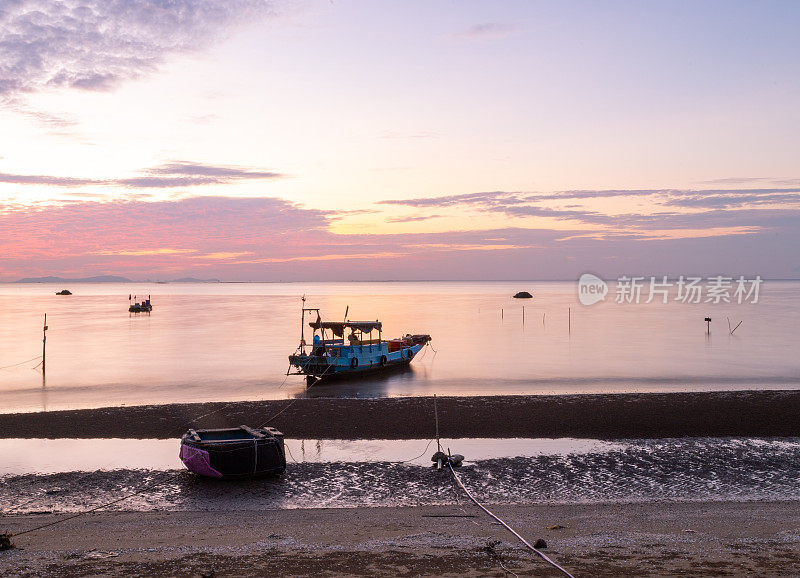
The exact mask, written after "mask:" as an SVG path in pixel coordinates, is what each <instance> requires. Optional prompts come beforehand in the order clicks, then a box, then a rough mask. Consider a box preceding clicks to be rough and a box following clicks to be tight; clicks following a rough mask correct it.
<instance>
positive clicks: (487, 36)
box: [455, 22, 519, 40]
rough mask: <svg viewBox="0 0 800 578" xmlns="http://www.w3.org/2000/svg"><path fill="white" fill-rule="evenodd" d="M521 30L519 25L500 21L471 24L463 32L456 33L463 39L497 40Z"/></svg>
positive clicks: (457, 36) (456, 35)
mask: <svg viewBox="0 0 800 578" xmlns="http://www.w3.org/2000/svg"><path fill="white" fill-rule="evenodd" d="M517 32H519V27H518V26H516V25H514V24H503V23H500V22H483V23H480V24H475V25H473V26H470V27H469V28H467V29H466V30H464V31H463V32H459V33H457V34H455V37H456V38H460V39H462V40H496V39H499V38H506V37H508V36H511V35H513V34H516V33H517Z"/></svg>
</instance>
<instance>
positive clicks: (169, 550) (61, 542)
mask: <svg viewBox="0 0 800 578" xmlns="http://www.w3.org/2000/svg"><path fill="white" fill-rule="evenodd" d="M493 509H494V510H495V511H496V513H498V514H499V515H500V516H501V517H503V518H504V519H505V520H506V521H507V522H508V523H510V524H511V525H512V526H514V527H515V528H516V529H517V530H518V531H520V532H521V533H522V534H523V535H524V536H526V537H527V538H530V539H533V540H535V539H536V538H543V539H545V540H546V541H547V543H548V546H549V548H548V549H547V550H546V552H547V553H548V555H550V556H551V557H552V558H554V559H555V560H556V561H557V562H559V563H561V564H562V565H564V566H565V567H567V568H568V569H569V570H571V571H573V573H574V574H575V575H576V576H677V575H691V576H797V575H800V503H798V502H744V503H737V502H714V503H710V502H709V503H704V502H699V503H686V502H684V503H670V502H663V503H646V504H613V505H572V506H553V505H550V506H496V507H494V508H493ZM52 519H54V517H53V516H51V515H27V516H18V517H7V518H4V519H3V520H2V523H3V525H4V526H8V527H10V528H14V529H16V530H17V531H21V530H22V529H24V528H29V527H33V526H35V525H38V524H41V523H45V522H47V521H50V520H52ZM557 526H563V528H556V527H557ZM548 528H553V529H548ZM498 540H499V542H498V543H496V544H495V545H494V546H493V547H492V548H489V547H488V544H490V543H493V542H494V541H498ZM14 542H15V543H16V545H17V548H16V549H13V550H8V551H4V552H0V574H2V575H4V576H43V575H47V576H55V577H60V576H153V575H165V576H202V575H206V576H209V575H212V574H211V573H212V571H213V575H215V576H269V575H274V576H308V575H315V576H346V575H364V576H429V575H438V576H503V575H504V571H503V570H502V568H501V567H500V564H499V561H502V563H503V564H504V565H505V566H506V567H507V568H508V569H510V570H512V571H513V572H515V573H516V574H518V575H520V576H556V575H558V574H557V573H555V572H554V571H553V570H552V569H550V568H549V567H547V566H546V565H545V564H544V563H543V562H541V561H540V560H539V559H538V558H535V557H534V556H533V555H532V554H531V553H529V552H528V551H527V550H525V549H524V548H522V547H521V546H520V545H519V543H518V542H516V540H515V539H514V538H513V536H511V535H510V534H508V533H507V532H506V531H505V530H503V529H502V528H501V527H500V526H498V525H497V524H493V523H491V520H490V519H489V518H487V517H486V516H485V515H483V514H481V513H480V512H479V511H478V510H477V509H476V508H474V507H473V506H471V505H469V504H468V503H467V504H464V505H463V509H462V508H459V507H456V506H453V507H433V506H426V507H409V508H352V509H306V510H265V511H235V510H230V511H226V512H198V511H190V512H107V513H94V514H90V515H86V516H83V517H81V518H76V519H74V520H69V521H67V522H65V523H63V524H60V525H57V526H54V527H51V528H47V529H44V530H41V531H39V532H36V533H31V534H27V535H24V536H19V537H18V538H15V539H14Z"/></svg>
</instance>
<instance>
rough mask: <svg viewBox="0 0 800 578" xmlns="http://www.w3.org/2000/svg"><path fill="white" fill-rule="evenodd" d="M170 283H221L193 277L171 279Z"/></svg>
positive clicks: (217, 280)
mask: <svg viewBox="0 0 800 578" xmlns="http://www.w3.org/2000/svg"><path fill="white" fill-rule="evenodd" d="M170 283H222V281H220V280H219V279H195V278H194V277H181V278H180V279H173V280H172V281H170Z"/></svg>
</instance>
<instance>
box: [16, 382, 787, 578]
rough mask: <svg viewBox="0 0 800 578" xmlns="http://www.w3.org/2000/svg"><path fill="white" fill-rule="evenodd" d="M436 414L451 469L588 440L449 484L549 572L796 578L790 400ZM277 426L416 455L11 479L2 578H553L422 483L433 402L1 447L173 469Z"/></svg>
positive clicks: (120, 413)
mask: <svg viewBox="0 0 800 578" xmlns="http://www.w3.org/2000/svg"><path fill="white" fill-rule="evenodd" d="M436 405H437V409H438V412H439V422H440V424H439V425H440V429H441V430H442V433H443V435H446V437H447V438H448V439H449V442H448V445H452V446H453V451H459V449H460V448H463V447H470V446H469V443H473V444H474V443H475V441H474V440H473V441H472V442H470V440H468V439H466V438H467V437H468V436H470V435H472V436H475V435H476V433H477V434H478V435H480V436H482V437H483V438H486V440H487V443H488V442H489V441H490V440H495V441H494V442H491V443H495V444H496V445H497V446H498V447H501V446H504V445H508V444H510V443H511V441H512V440H510V439H509V438H514V436H517V438H519V439H516V441H515V442H514V444H511V446H510V449H509V450H508V451H509V452H511V453H508V456H515V455H517V456H518V455H520V454H517V453H514V452H515V451H516V449H515V448H521V447H524V446H526V445H535V444H536V443H538V442H537V439H538V438H559V437H561V436H574V437H575V438H583V439H585V440H586V441H584V442H581V440H574V439H573V441H572V442H569V444H571V445H569V444H567V445H568V448H567V449H565V450H563V451H561V450H558V451H556V452H555V453H554V454H553V455H544V454H543V455H535V453H534V454H531V456H532V457H527V458H526V457H503V458H489V459H487V458H485V457H484V458H480V459H478V460H477V461H474V462H473V461H470V455H467V464H465V466H464V467H462V468H461V469H460V470H458V475H459V476H460V478H461V479H462V480H463V482H464V483H465V485H466V486H467V487H468V488H470V489H471V490H472V491H473V492H474V493H475V494H476V496H477V497H479V499H481V500H483V501H485V502H486V504H487V505H488V506H489V508H490V509H491V510H493V511H495V513H497V514H498V515H500V516H501V517H503V518H504V519H505V520H506V521H507V522H508V523H509V524H510V525H511V526H512V527H514V528H515V529H516V530H517V531H518V532H520V534H522V535H523V536H524V537H525V538H526V539H528V540H530V541H531V542H533V541H535V540H536V539H538V538H542V539H544V540H545V541H546V542H547V544H548V549H547V550H545V552H546V553H547V554H548V555H550V556H551V557H553V558H554V560H555V561H557V562H558V563H560V564H562V565H563V566H565V567H566V568H568V569H569V570H570V571H571V572H573V574H574V575H575V576H627V575H636V576H676V575H692V576H744V575H747V576H754V575H757V576H786V575H794V574H797V573H799V572H800V555H798V552H800V508H798V505H800V502H798V496H797V492H796V481H797V472H798V471H800V451H799V450H798V447H800V446H798V440H797V438H796V436H798V429H797V428H798V426H797V420H796V419H795V416H796V415H797V409H798V405H800V392H794V391H748V392H706V393H669V394H613V395H607V394H595V395H574V396H487V397H444V398H437V400H436ZM276 414H277V415H276ZM271 415H275V418H274V419H273V420H271V421H270V422H269V423H270V425H274V426H276V427H278V428H281V429H283V430H285V433H286V434H287V437H290V438H295V439H297V438H306V439H309V440H310V439H311V438H316V440H317V441H316V442H312V441H309V442H308V443H309V444H311V445H313V444H314V443H315V444H316V448H317V450H319V448H320V447H321V446H320V444H321V443H323V441H324V440H332V441H331V442H330V443H333V444H334V447H340V446H342V444H344V446H347V442H345V441H341V440H348V439H350V440H353V442H352V444H354V445H352V447H354V448H360V447H362V445H363V443H364V442H365V441H366V440H370V439H373V440H376V442H375V443H378V444H379V447H383V446H380V444H384V446H385V447H386V448H387V451H388V448H390V447H391V445H392V440H410V439H416V442H414V444H412V445H413V446H414V447H413V449H414V453H419V452H420V451H422V452H423V454H425V455H424V456H423V458H422V460H421V462H419V461H418V462H415V463H404V462H403V461H402V460H401V461H390V458H384V460H385V461H380V460H381V457H380V454H379V455H378V457H377V458H370V459H374V460H377V461H372V462H370V461H365V460H364V456H360V455H357V454H354V455H348V454H347V453H346V452H345V453H344V454H341V453H340V454H334V455H344V456H345V457H344V458H334V459H335V460H339V459H343V460H344V461H330V462H325V461H322V462H315V461H310V462H309V461H304V460H303V459H302V458H301V456H300V455H298V456H294V455H291V456H287V457H288V458H290V459H288V460H287V461H288V462H289V463H288V466H287V472H286V474H285V475H284V476H281V477H279V478H265V479H255V480H246V481H241V482H225V481H215V480H205V479H202V478H198V477H197V476H195V475H193V474H191V473H189V472H187V471H185V470H179V469H175V466H169V467H168V468H167V469H164V470H136V469H111V470H107V469H103V470H93V471H88V472H80V471H70V470H69V469H67V470H65V471H59V472H56V473H51V474H41V473H30V474H24V475H6V476H5V477H4V478H2V479H3V483H4V488H5V490H4V495H3V496H2V497H0V506H1V507H2V511H3V515H2V518H0V529H8V531H10V532H11V533H12V534H18V536H15V537H12V540H13V542H14V544H15V546H16V548H15V549H11V550H7V551H3V552H0V566H2V574H3V575H8V576H43V575H46V576H152V575H168V576H210V575H212V572H213V575H215V576H263V575H277V576H307V575H323V576H348V575H364V576H428V575H430V576H433V575H438V576H458V575H460V576H504V575H509V576H510V575H512V574H505V572H506V570H504V569H503V566H501V563H502V565H504V566H505V568H506V569H508V570H509V571H511V572H513V573H515V574H517V575H519V576H555V575H557V573H556V572H555V571H554V570H553V569H552V568H550V567H548V566H547V565H546V564H544V563H543V562H542V561H541V560H539V559H538V558H537V557H535V556H534V555H533V554H532V553H531V552H530V551H528V550H526V549H525V548H524V547H522V545H521V544H520V543H519V542H518V541H517V540H516V539H515V538H514V537H513V536H512V535H511V534H509V533H508V532H506V531H505V530H504V529H503V528H502V527H500V526H499V525H498V524H497V523H496V522H494V521H493V520H492V519H490V518H489V517H488V516H486V515H485V514H484V513H482V512H481V511H480V510H478V509H477V508H476V507H474V506H473V505H472V504H471V503H470V502H469V501H468V500H467V498H466V496H465V495H464V494H463V493H461V492H460V491H456V487H455V486H454V483H453V480H452V479H451V478H450V474H449V473H448V472H446V471H436V469H435V468H433V467H431V466H430V462H429V461H427V459H428V457H427V456H428V455H429V454H432V453H433V451H434V449H435V446H434V448H430V446H429V445H428V446H427V447H426V446H425V440H430V439H431V438H432V437H433V434H434V431H435V425H434V411H433V398H389V399H327V398H317V399H314V398H310V399H309V398H298V399H295V400H268V401H258V402H235V403H228V404H225V403H203V404H185V405H169V406H138V407H110V408H99V409H87V410H72V411H57V412H37V413H29V414H5V415H0V437H3V438H14V439H18V441H17V442H14V443H22V442H23V441H24V439H23V438H26V437H27V438H42V437H48V436H49V437H53V438H62V439H67V438H72V439H74V438H85V439H87V442H88V443H93V442H92V439H94V440H96V441H97V442H99V441H101V440H102V438H105V437H108V438H124V437H128V438H144V437H147V438H151V439H153V440H158V439H165V440H169V439H175V450H174V451H175V453H177V447H178V445H177V444H178V440H177V437H178V436H179V435H180V433H182V432H183V431H185V430H186V429H188V427H190V426H194V427H201V426H202V427H223V426H228V425H238V424H240V423H249V424H257V423H259V422H260V420H261V419H267V417H269V416H271ZM198 416H199V417H198ZM265 416H266V417H265ZM537 436H538V438H537ZM709 436H712V437H709ZM713 436H716V437H713ZM730 436H734V437H730ZM534 438H537V439H534ZM460 439H462V441H459V440H460ZM592 439H594V440H597V441H596V442H591V440H592ZM603 439H605V440H608V441H600V440H603ZM337 440H339V441H337ZM381 440H382V441H381ZM9 441H13V439H10V440H9ZM109 441H110V442H111V441H113V440H111V439H110V440H109ZM132 441H133V440H132ZM554 441H558V440H554ZM587 441H588V442H591V443H589V444H588V445H587V443H586V442H587ZM137 443H141V444H146V443H149V442H148V440H141V441H140V442H137ZM159 443H161V442H159ZM164 443H169V442H168V441H167V442H164ZM337 444H338V445H337ZM359 444H362V445H359ZM515 444H516V445H515ZM592 444H594V445H592ZM416 445H420V446H421V447H420V448H419V449H417V448H416ZM294 447H295V448H297V445H295V446H294ZM403 447H405V446H403ZM570 448H571V449H570ZM581 448H582V449H581ZM409 449H411V448H407V449H405V450H404V451H406V452H408V451H409ZM423 450H424V451H423ZM351 451H352V450H351ZM394 451H395V454H396V452H397V450H394ZM559 452H561V453H559ZM575 452H577V453H575ZM312 453H313V452H312ZM465 453H467V454H468V452H465ZM395 454H392V455H395ZM295 457H297V458H300V461H299V462H298V461H297V460H296V459H295ZM404 457H405V456H404ZM407 457H413V456H410V455H409V456H407ZM391 459H393V458H391ZM77 467H78V464H76V468H77ZM139 490H144V491H142V492H141V493H140V494H138V495H136V496H130V497H129V498H128V499H125V500H123V501H121V502H119V503H116V504H113V505H111V506H110V507H108V508H105V509H101V510H99V511H95V512H91V513H88V514H85V515H82V516H80V517H76V518H74V519H68V520H65V521H63V522H61V523H59V524H56V525H54V526H51V527H46V528H42V529H40V530H37V531H34V532H31V533H28V534H21V533H22V532H24V531H26V530H28V529H31V528H35V527H37V526H41V525H44V524H47V523H49V522H51V521H56V520H63V519H64V518H66V517H67V516H70V515H73V514H76V513H79V512H81V511H83V510H86V509H89V508H92V507H95V506H98V505H100V504H104V503H108V502H111V501H113V500H116V499H118V498H120V497H125V496H127V495H128V494H130V493H132V492H137V491H139Z"/></svg>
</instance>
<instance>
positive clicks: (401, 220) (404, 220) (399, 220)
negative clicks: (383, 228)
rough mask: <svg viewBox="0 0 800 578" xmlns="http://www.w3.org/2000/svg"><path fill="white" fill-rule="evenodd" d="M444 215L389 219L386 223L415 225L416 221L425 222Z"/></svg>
mask: <svg viewBox="0 0 800 578" xmlns="http://www.w3.org/2000/svg"><path fill="white" fill-rule="evenodd" d="M443 216H444V215H414V216H409V217H389V218H388V219H386V222H387V223H415V222H417V221H427V220H429V219H440V218H441V217H443Z"/></svg>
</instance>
